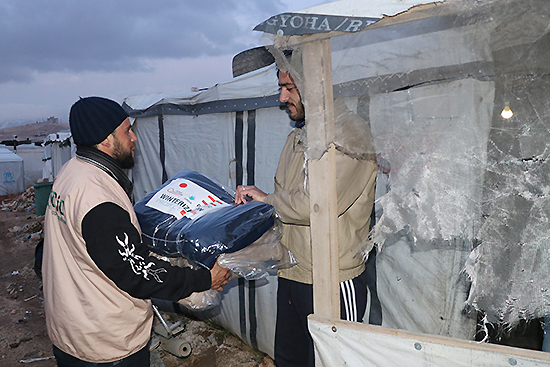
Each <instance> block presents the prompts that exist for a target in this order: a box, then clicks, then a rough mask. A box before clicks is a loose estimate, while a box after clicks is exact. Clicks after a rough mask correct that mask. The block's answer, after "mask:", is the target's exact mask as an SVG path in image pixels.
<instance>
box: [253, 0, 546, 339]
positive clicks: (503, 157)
mask: <svg viewBox="0 0 550 367" xmlns="http://www.w3.org/2000/svg"><path fill="white" fill-rule="evenodd" d="M549 30H550V8H549V7H548V4H547V2H545V1H543V0H529V1H519V0H495V1H468V0H466V1H450V2H443V3H437V4H435V6H431V7H421V8H417V9H412V10H410V11H409V12H407V13H404V14H400V15H397V16H395V17H391V18H385V19H382V20H381V21H379V22H377V23H376V24H374V25H373V26H371V27H367V28H366V29H365V30H363V31H361V32H357V33H355V34H351V35H338V36H335V37H333V38H331V48H332V67H333V83H334V89H333V91H334V98H335V106H337V105H338V103H339V102H340V101H342V102H343V103H344V105H345V107H346V108H347V110H349V111H350V112H349V113H352V114H357V115H358V116H359V117H361V118H362V119H363V120H364V121H365V125H364V127H365V128H366V129H369V130H370V131H371V132H372V135H373V140H374V147H375V149H373V150H372V151H369V150H368V149H367V151H365V150H364V149H362V148H361V149H359V150H362V151H364V152H366V153H368V154H370V153H373V154H374V153H375V154H376V155H377V157H378V158H379V162H383V164H382V165H381V167H382V169H381V170H382V171H384V173H383V175H384V176H385V177H383V178H382V180H386V182H385V183H384V184H383V186H384V187H383V189H379V188H378V187H377V189H379V190H378V191H379V192H378V196H377V201H376V206H377V214H378V215H379V221H378V223H377V224H376V225H375V227H374V231H373V232H372V234H371V235H372V237H371V239H370V241H365V244H364V245H365V249H364V251H365V253H366V252H368V250H369V249H370V247H372V245H373V244H376V245H377V246H378V248H379V252H380V254H381V255H382V254H384V252H385V251H386V250H385V247H386V246H387V247H388V249H389V248H390V246H392V245H394V244H396V243H398V242H399V243H401V244H402V245H403V249H407V251H389V250H388V251H387V255H388V256H380V257H379V258H378V259H377V263H378V265H379V267H380V268H381V269H383V270H382V271H381V272H379V273H378V278H381V277H387V279H388V282H387V284H386V287H387V288H386V289H385V291H384V292H385V294H383V295H382V296H381V302H382V303H383V304H384V302H385V303H386V305H388V306H387V307H386V309H384V311H385V312H387V313H386V316H388V317H386V318H385V319H386V320H389V319H392V320H394V321H392V323H393V326H394V327H404V328H407V329H409V330H422V331H424V332H429V333H434V334H443V335H450V336H458V337H466V338H468V337H469V338H473V330H472V329H471V328H470V327H469V326H468V327H466V328H463V329H461V327H460V325H459V324H460V323H463V324H464V325H466V324H468V325H471V319H468V320H465V319H459V320H457V321H453V320H452V319H448V318H447V317H448V316H449V315H450V314H452V313H449V311H448V310H449V309H453V310H460V308H463V307H465V306H466V305H471V306H474V307H475V308H476V309H477V310H479V311H482V312H483V313H485V314H486V315H487V319H488V320H489V321H490V322H502V323H505V324H509V325H513V324H515V323H517V322H518V321H519V319H522V318H527V319H529V318H537V317H541V316H544V315H548V314H550V299H549V298H548V288H549V287H550V279H549V277H548V271H547V269H546V267H547V264H548V262H547V261H548V256H549V255H548V254H549V250H550V249H549V248H548V247H549V246H550V243H549V241H548V235H549V233H550V220H549V218H550V216H549V215H550V213H548V211H549V209H548V207H549V206H548V203H547V201H548V198H549V197H550V196H549V195H550V167H549V165H548V160H549V153H550V150H549V149H548V144H547V142H548V141H550V129H549V122H548V121H550V99H549V98H548V96H549V95H550V64H549V63H548V60H549V59H550V35H549ZM264 39H267V36H266V37H265V38H264ZM271 47H272V49H273V50H274V51H273V54H274V56H275V59H276V62H277V65H278V67H279V68H281V69H285V70H290V72H291V74H292V75H293V77H294V80H295V82H296V84H297V86H298V87H299V89H301V90H303V88H305V87H306V85H307V81H305V80H304V78H303V71H302V70H303V66H302V65H301V57H300V52H301V47H300V45H298V44H297V42H296V39H293V38H291V37H286V36H283V37H274V38H273V42H272V45H271ZM288 50H292V54H293V56H292V58H291V59H290V60H289V59H288V57H287V54H288ZM295 56H296V58H295ZM506 107H508V108H509V110H511V111H512V113H513V115H512V117H507V118H504V117H502V115H501V112H502V111H503V110H504V109H505V108H506ZM306 115H307V110H306ZM335 125H336V126H338V116H336V117H335ZM344 130H346V129H344ZM335 140H337V139H335ZM340 146H341V147H345V148H350V149H346V150H348V151H353V148H356V147H357V146H356V145H355V143H353V141H352V140H347V139H344V142H343V143H341V144H340ZM379 182H381V181H379ZM403 241H404V242H403ZM399 246H401V245H399ZM476 246H477V247H476ZM394 249H397V247H394ZM470 252H471V255H470V260H469V261H468V262H467V264H466V258H467V256H465V254H468V253H470ZM407 256H409V257H412V260H413V261H409V260H410V259H407V258H406V257H407ZM445 259H447V260H445ZM441 261H442V263H440V262H441ZM409 266H410V267H412V266H425V267H426V270H427V271H426V272H423V274H418V278H414V279H410V278H409V279H407V281H410V282H414V283H415V284H416V285H422V284H430V285H431V287H432V288H431V289H430V288H427V287H424V288H422V290H423V293H421V294H415V295H413V296H411V297H412V298H410V299H409V295H407V294H405V293H403V292H402V290H400V289H401V283H397V282H400V281H401V280H399V279H397V278H395V276H394V274H395V273H396V269H399V273H403V274H410V273H414V271H413V269H412V268H410V269H409V268H407V267H409ZM437 266H440V267H444V270H445V271H443V272H441V271H439V270H438V271H436V269H431V268H432V267H437ZM430 269H431V270H430ZM464 271H465V272H464ZM465 274H467V275H468V277H469V278H470V279H471V288H470V289H469V295H467V294H468V293H467V291H468V286H467V285H466V284H464V277H465ZM442 277H447V278H448V279H456V280H457V281H458V282H460V283H461V284H464V285H463V286H461V287H457V286H456V283H454V284H451V283H452V282H451V283H449V282H438V281H437V280H438V279H441V278H442ZM418 289H421V288H418ZM384 292H383V293H384ZM384 296H385V297H386V298H385V299H382V298H383V297H384ZM415 297H416V298H415ZM419 299H421V300H422V302H419V301H418V300H419ZM424 301H426V302H424ZM430 301H431V302H430ZM390 304H391V306H392V307H389V305H390ZM419 304H422V305H426V308H423V307H419V306H418V305H419ZM388 313H392V314H391V315H389V314H388ZM430 313H431V314H432V315H437V316H436V317H435V318H436V319H437V318H439V319H440V320H441V321H440V322H439V323H435V324H433V325H432V326H430V327H428V329H429V330H426V328H425V325H422V324H421V323H422V322H423V321H421V320H420V319H421V318H419V321H418V322H417V323H416V325H415V324H410V323H409V322H408V320H406V318H407V317H408V316H404V315H413V314H430ZM390 316H391V317H390ZM468 335H469V336H468Z"/></svg>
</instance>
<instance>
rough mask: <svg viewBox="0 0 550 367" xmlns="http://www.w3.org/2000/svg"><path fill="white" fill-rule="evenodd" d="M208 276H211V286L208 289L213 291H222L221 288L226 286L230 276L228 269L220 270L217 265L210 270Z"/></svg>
mask: <svg viewBox="0 0 550 367" xmlns="http://www.w3.org/2000/svg"><path fill="white" fill-rule="evenodd" d="M210 274H211V275H212V286H211V287H210V289H213V290H215V291H221V290H223V286H224V285H226V284H227V282H228V281H229V277H230V276H231V272H230V271H229V269H227V268H222V267H221V266H219V265H218V263H215V264H214V266H213V267H212V269H210Z"/></svg>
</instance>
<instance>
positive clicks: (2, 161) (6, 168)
mask: <svg viewBox="0 0 550 367" xmlns="http://www.w3.org/2000/svg"><path fill="white" fill-rule="evenodd" d="M23 191H25V167H24V163H23V158H21V157H19V156H18V155H17V154H15V153H13V152H11V151H10V150H9V149H8V148H7V147H6V146H4V145H1V146H0V196H3V195H11V194H18V193H20V192H23Z"/></svg>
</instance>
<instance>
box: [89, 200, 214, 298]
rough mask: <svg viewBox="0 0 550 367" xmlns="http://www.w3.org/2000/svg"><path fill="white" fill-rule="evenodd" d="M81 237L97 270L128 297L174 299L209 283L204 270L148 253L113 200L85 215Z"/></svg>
mask: <svg viewBox="0 0 550 367" xmlns="http://www.w3.org/2000/svg"><path fill="white" fill-rule="evenodd" d="M82 236H83V238H84V240H85V241H86V248H87V250H88V254H89V255H90V257H91V258H92V260H93V261H94V262H95V264H96V265H97V266H98V267H99V269H100V270H101V271H102V272H103V273H104V274H105V275H106V276H107V277H108V278H109V279H111V280H112V281H113V282H114V283H115V284H116V285H117V287H119V288H120V289H122V290H123V291H125V292H127V293H128V294H130V295H131V296H132V297H136V298H142V299H146V298H159V299H166V300H172V301H178V300H180V299H182V298H185V297H187V296H189V295H190V294H191V293H193V292H201V291H205V290H207V289H209V288H210V286H211V275H210V271H208V270H207V269H198V270H193V269H190V268H180V267H175V266H172V265H170V263H168V262H167V261H164V260H161V259H158V258H156V257H154V256H150V254H149V249H148V247H147V246H146V245H144V244H143V243H142V242H141V236H140V234H139V232H138V230H137V229H136V227H134V225H133V224H132V222H131V221H130V215H129V214H128V212H127V211H125V210H124V209H122V208H121V207H120V206H118V205H116V204H114V203H109V202H107V203H102V204H100V205H98V206H96V207H95V208H93V209H92V210H90V211H89V212H88V213H87V214H86V216H85V217H84V219H83V220H82Z"/></svg>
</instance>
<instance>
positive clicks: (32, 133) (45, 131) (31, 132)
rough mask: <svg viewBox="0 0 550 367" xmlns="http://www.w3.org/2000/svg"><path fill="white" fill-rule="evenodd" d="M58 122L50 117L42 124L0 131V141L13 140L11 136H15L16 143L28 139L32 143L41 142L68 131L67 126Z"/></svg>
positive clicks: (37, 123)
mask: <svg viewBox="0 0 550 367" xmlns="http://www.w3.org/2000/svg"><path fill="white" fill-rule="evenodd" d="M58 121H59V120H58V119H57V118H55V117H50V118H49V119H48V120H47V121H43V122H36V123H34V124H27V125H21V126H14V127H7V128H5V129H0V141H4V140H13V136H14V135H17V140H18V141H23V140H27V139H29V140H30V141H32V142H42V141H43V140H44V139H45V138H46V136H48V135H49V134H53V133H57V132H60V131H62V130H69V124H60V123H59V122H58Z"/></svg>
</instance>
